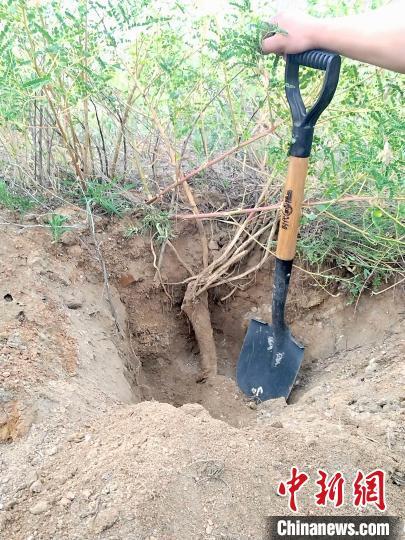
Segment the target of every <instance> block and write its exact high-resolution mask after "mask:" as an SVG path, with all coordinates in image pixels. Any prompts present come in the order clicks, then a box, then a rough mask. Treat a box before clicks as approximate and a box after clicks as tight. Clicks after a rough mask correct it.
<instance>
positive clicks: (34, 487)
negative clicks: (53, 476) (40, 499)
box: [30, 480, 43, 493]
mask: <svg viewBox="0 0 405 540" xmlns="http://www.w3.org/2000/svg"><path fill="white" fill-rule="evenodd" d="M42 488H43V485H42V482H41V480H36V481H35V482H34V483H33V484H31V486H30V491H31V493H41V491H42Z"/></svg>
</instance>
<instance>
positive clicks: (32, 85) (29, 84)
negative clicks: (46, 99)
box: [22, 75, 51, 90]
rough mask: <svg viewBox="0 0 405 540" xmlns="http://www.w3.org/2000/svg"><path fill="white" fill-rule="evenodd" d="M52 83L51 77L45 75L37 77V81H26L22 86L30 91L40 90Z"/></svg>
mask: <svg viewBox="0 0 405 540" xmlns="http://www.w3.org/2000/svg"><path fill="white" fill-rule="evenodd" d="M50 81H51V77H50V76H49V75H45V76H44V77H36V78H35V79H31V80H29V81H25V83H23V85H22V86H23V88H29V89H30V90H38V89H39V88H42V87H43V86H45V85H46V84H48V83H49V82H50Z"/></svg>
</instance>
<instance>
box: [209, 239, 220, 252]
mask: <svg viewBox="0 0 405 540" xmlns="http://www.w3.org/2000/svg"><path fill="white" fill-rule="evenodd" d="M208 249H210V250H211V251H219V245H218V242H216V241H215V240H210V241H209V242H208Z"/></svg>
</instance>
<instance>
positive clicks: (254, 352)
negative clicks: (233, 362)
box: [236, 50, 341, 401]
mask: <svg viewBox="0 0 405 540" xmlns="http://www.w3.org/2000/svg"><path fill="white" fill-rule="evenodd" d="M340 63H341V59H340V56H339V55H337V54H334V53H330V52H325V51H318V50H312V51H307V52H304V53H301V54H289V55H287V62H286V71H285V83H286V84H285V87H286V95H287V100H288V103H289V105H290V109H291V115H292V120H293V132H292V143H291V146H290V152H289V155H290V158H289V167H288V174H287V180H286V184H285V189H284V194H283V202H282V205H281V210H280V224H279V233H278V240H277V252H276V265H275V271H274V284H273V301H272V324H271V325H270V324H267V323H265V322H263V321H260V320H257V319H253V320H251V322H250V324H249V328H248V331H247V334H246V337H245V340H244V343H243V347H242V351H241V353H240V356H239V362H238V366H237V373H236V378H237V382H238V385H239V387H240V389H241V390H242V391H243V392H244V393H245V394H246V395H247V396H249V397H250V398H252V399H254V400H256V401H266V400H268V399H276V398H279V397H285V398H286V399H288V397H289V395H290V392H291V389H292V387H293V385H294V382H295V379H296V377H297V375H298V372H299V370H300V367H301V363H302V360H303V357H304V347H303V346H302V345H301V344H300V343H298V342H297V341H295V339H294V338H293V337H292V336H291V333H290V330H289V329H288V327H287V325H286V323H285V319H284V311H285V303H286V299H287V293H288V286H289V283H290V277H291V271H292V266H293V260H294V256H295V250H296V244H297V236H298V229H299V222H300V218H301V208H302V202H303V199H304V185H305V180H306V177H307V171H308V159H309V155H310V153H311V148H312V140H313V135H314V128H315V124H316V122H317V120H318V118H319V117H320V115H321V114H322V112H323V111H324V110H325V109H326V107H327V106H328V105H329V103H330V102H331V100H332V98H333V95H334V93H335V90H336V87H337V84H338V81H339V74H340ZM300 66H307V67H309V68H313V69H318V70H323V71H324V72H325V76H324V82H323V87H322V90H321V92H320V94H319V96H318V99H317V100H316V102H315V104H314V105H313V107H312V108H310V109H308V110H307V109H306V107H305V105H304V102H303V99H302V96H301V92H300V86H299V67H300Z"/></svg>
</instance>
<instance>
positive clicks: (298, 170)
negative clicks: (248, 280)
mask: <svg viewBox="0 0 405 540" xmlns="http://www.w3.org/2000/svg"><path fill="white" fill-rule="evenodd" d="M307 173H308V158H300V157H293V156H292V157H290V163H289V166H288V174H287V180H286V184H285V189H284V195H283V204H282V207H281V215H280V228H279V233H278V242H277V258H278V259H281V260H282V261H292V260H293V259H294V256H295V250H296V246H297V236H298V229H299V226H300V220H301V209H302V202H303V200H304V187H305V180H306V178H307Z"/></svg>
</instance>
